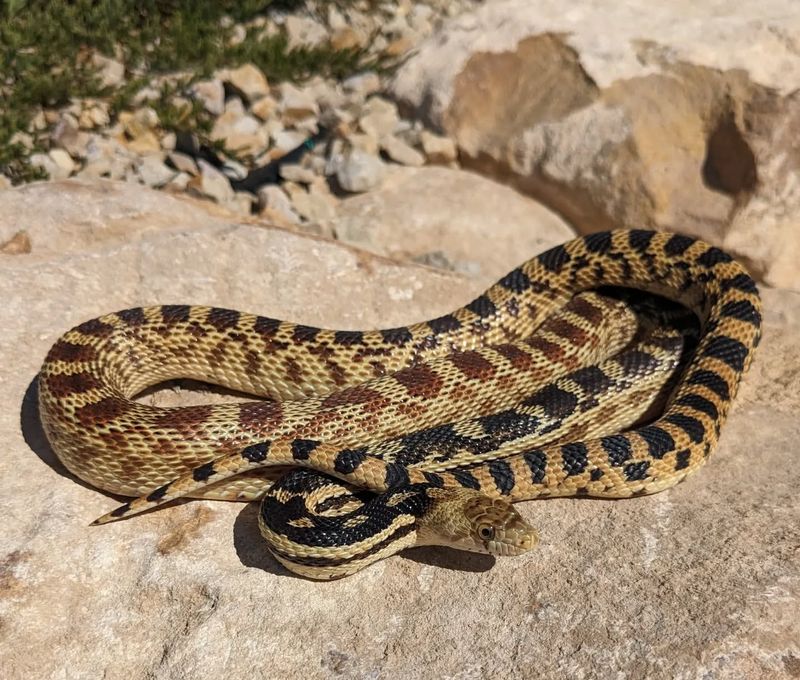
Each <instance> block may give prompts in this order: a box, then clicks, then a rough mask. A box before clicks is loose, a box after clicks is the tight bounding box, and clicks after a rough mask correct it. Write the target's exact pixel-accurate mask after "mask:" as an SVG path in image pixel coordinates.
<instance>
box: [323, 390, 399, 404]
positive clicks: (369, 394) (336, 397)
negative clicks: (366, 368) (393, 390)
mask: <svg viewBox="0 0 800 680" xmlns="http://www.w3.org/2000/svg"><path fill="white" fill-rule="evenodd" d="M385 400H386V397H385V396H384V395H383V394H381V393H380V392H378V391H377V390H373V389H371V388H369V387H366V386H364V385H355V386H353V387H346V388H345V389H343V390H339V391H338V392H333V393H331V394H330V395H328V396H327V397H325V398H324V399H323V400H322V404H321V407H322V408H324V409H330V408H339V407H341V406H349V405H351V404H367V403H370V402H378V403H379V404H380V405H383V403H384V402H385Z"/></svg>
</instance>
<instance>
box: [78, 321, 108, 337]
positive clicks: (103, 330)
mask: <svg viewBox="0 0 800 680" xmlns="http://www.w3.org/2000/svg"><path fill="white" fill-rule="evenodd" d="M75 330H76V331H78V332H79V333H82V334H83V335H91V336H93V337H96V338H104V337H106V336H107V335H110V334H111V333H112V332H113V331H114V327H113V326H112V325H111V324H108V323H105V322H103V321H100V319H91V320H90V321H84V322H83V323H82V324H80V325H79V326H76V327H75Z"/></svg>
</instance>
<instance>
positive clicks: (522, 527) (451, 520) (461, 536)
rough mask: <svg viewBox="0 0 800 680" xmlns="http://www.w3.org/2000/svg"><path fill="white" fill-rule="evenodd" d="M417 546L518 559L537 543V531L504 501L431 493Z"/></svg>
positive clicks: (465, 494) (447, 492) (461, 491)
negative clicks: (443, 547) (432, 546)
mask: <svg viewBox="0 0 800 680" xmlns="http://www.w3.org/2000/svg"><path fill="white" fill-rule="evenodd" d="M428 496H429V497H430V499H431V500H432V503H431V507H430V508H429V509H428V511H427V512H426V513H425V514H424V515H423V517H422V518H420V520H419V522H418V530H417V532H418V533H417V545H446V546H449V547H451V548H457V549H459V550H468V551H470V552H479V553H488V554H490V555H502V556H505V555H521V554H522V553H524V552H527V551H528V550H530V549H531V548H533V547H535V546H536V544H537V543H538V542H539V536H538V534H537V533H536V530H535V529H534V528H533V527H532V526H531V525H530V524H528V522H526V521H525V520H524V519H523V518H522V516H521V515H520V514H519V513H518V512H517V511H516V510H515V509H514V506H513V505H511V503H509V502H508V501H506V500H503V499H502V498H489V497H488V496H484V495H483V494H481V493H479V492H477V491H472V490H469V489H431V490H430V491H429V492H428Z"/></svg>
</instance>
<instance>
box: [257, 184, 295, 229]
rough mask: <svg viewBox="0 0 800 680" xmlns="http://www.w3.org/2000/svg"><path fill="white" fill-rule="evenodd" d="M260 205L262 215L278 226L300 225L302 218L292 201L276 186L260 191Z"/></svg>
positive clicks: (268, 186) (270, 185)
mask: <svg viewBox="0 0 800 680" xmlns="http://www.w3.org/2000/svg"><path fill="white" fill-rule="evenodd" d="M258 204H259V209H260V210H261V212H262V214H265V215H266V216H267V217H268V218H272V219H274V220H276V221H277V222H278V224H287V223H288V224H290V225H293V224H299V223H300V216H299V215H298V214H297V213H296V212H295V210H294V207H293V205H292V200H291V199H290V198H289V196H288V195H287V194H286V192H285V191H284V190H283V189H281V188H280V187H279V186H277V185H276V184H268V185H267V186H264V187H261V188H260V189H259V190H258Z"/></svg>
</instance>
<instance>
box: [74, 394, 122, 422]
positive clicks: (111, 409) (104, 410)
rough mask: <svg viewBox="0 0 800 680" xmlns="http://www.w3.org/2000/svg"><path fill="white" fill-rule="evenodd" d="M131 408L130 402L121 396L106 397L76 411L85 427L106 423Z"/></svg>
mask: <svg viewBox="0 0 800 680" xmlns="http://www.w3.org/2000/svg"><path fill="white" fill-rule="evenodd" d="M128 410H129V405H128V402H127V401H126V400H125V399H122V398H121V397H106V398H105V399H101V400H100V401H98V402H95V403H94V404H86V406H81V407H80V408H79V409H77V410H76V411H75V415H76V416H77V417H78V421H79V422H80V424H81V425H83V426H84V427H97V426H100V425H106V424H108V423H110V422H113V421H114V420H116V419H117V418H119V417H120V416H121V415H123V414H124V413H127V412H128Z"/></svg>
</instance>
